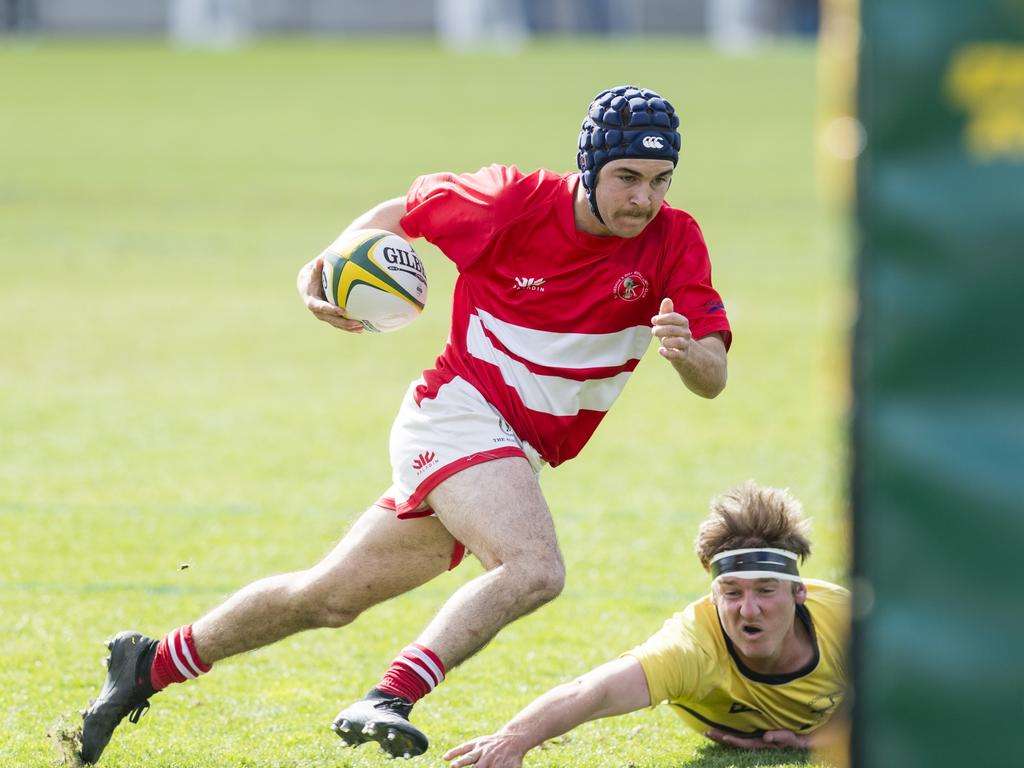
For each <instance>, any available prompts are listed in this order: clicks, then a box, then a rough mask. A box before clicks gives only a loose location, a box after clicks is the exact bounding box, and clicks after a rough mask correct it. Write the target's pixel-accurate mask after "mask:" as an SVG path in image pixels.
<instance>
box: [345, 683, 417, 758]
mask: <svg viewBox="0 0 1024 768" xmlns="http://www.w3.org/2000/svg"><path fill="white" fill-rule="evenodd" d="M410 712H412V702H411V701H409V700H408V699H403V698H402V697H401V696H393V695H391V694H390V693H384V692H383V691H380V690H377V689H376V688H374V689H373V690H371V691H370V692H369V693H368V694H366V696H365V698H363V699H362V700H361V701H357V702H356V703H355V704H353V705H351V706H350V707H347V708H346V709H343V710H342V711H341V712H340V713H339V715H338V716H337V717H336V718H334V723H333V724H332V725H331V728H332V730H333V731H334V732H335V733H336V734H338V736H340V737H341V743H342V745H343V746H346V747H358V746H359V745H360V744H363V743H364V742H367V741H375V742H377V743H378V744H379V745H380V748H381V750H382V751H383V752H384V753H385V754H387V755H388V756H390V757H416V756H417V755H422V754H423V753H424V752H426V751H427V747H428V746H429V743H430V742H428V741H427V737H426V736H425V735H424V734H423V732H422V731H420V730H419V729H418V728H416V727H415V726H413V724H412V723H410V722H409V713H410Z"/></svg>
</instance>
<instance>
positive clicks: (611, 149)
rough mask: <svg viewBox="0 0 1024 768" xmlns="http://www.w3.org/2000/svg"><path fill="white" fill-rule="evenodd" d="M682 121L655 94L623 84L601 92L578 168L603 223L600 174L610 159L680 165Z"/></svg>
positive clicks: (583, 134) (585, 129)
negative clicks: (599, 204) (599, 206)
mask: <svg viewBox="0 0 1024 768" xmlns="http://www.w3.org/2000/svg"><path fill="white" fill-rule="evenodd" d="M679 147H680V138H679V118H678V117H677V116H676V111H675V109H674V108H673V107H672V105H671V104H669V103H668V102H667V101H665V99H663V98H661V96H659V95H658V94H657V93H655V92H654V91H649V90H647V89H646V88H637V87H636V86H635V85H620V86H618V87H617V88H609V89H608V90H605V91H601V92H600V93H599V94H597V96H595V97H594V100H593V101H592V102H590V108H589V109H588V110H587V116H586V117H585V118H584V119H583V126H582V128H581V130H580V144H579V150H580V151H579V154H578V155H577V156H576V164H577V165H578V166H579V168H580V180H581V181H582V183H583V189H584V190H585V191H586V193H587V200H589V201H590V210H592V211H593V212H594V215H595V216H597V218H598V219H599V220H600V221H602V222H603V221H604V219H602V218H601V214H600V212H599V211H598V210H597V199H596V198H595V197H594V190H595V189H596V187H597V173H598V171H600V170H601V166H603V165H604V164H605V163H607V162H609V161H610V160H619V159H622V158H626V157H636V158H643V159H654V160H671V161H672V165H676V164H677V163H678V162H679Z"/></svg>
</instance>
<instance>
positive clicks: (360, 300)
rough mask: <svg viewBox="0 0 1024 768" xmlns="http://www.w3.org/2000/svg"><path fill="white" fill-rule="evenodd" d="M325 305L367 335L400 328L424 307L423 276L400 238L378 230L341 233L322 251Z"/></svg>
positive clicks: (413, 251) (412, 254)
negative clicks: (336, 309) (356, 323)
mask: <svg viewBox="0 0 1024 768" xmlns="http://www.w3.org/2000/svg"><path fill="white" fill-rule="evenodd" d="M322 255H323V259H324V271H323V278H322V279H323V287H324V295H325V296H326V297H327V300H328V301H329V302H331V304H334V305H335V306H336V307H340V308H341V309H343V310H344V311H345V315H346V317H349V318H351V319H353V320H358V321H359V322H360V323H362V324H363V327H364V328H365V329H366V330H368V331H373V332H375V333H388V332H390V331H397V330H398V329H399V328H404V327H405V326H407V325H408V324H409V323H411V322H412V321H413V320H415V319H416V318H417V317H419V316H420V312H422V311H423V307H424V306H426V303H427V273H426V272H425V271H424V269H423V262H421V261H420V259H419V256H417V255H416V251H415V250H414V249H413V247H412V246H411V245H409V243H408V242H406V241H405V239H404V238H401V237H399V236H398V235H396V234H393V233H391V232H387V231H385V230H383V229H360V230H356V231H354V232H346V233H344V234H342V235H341V236H340V237H339V238H338V239H337V240H335V241H334V242H333V243H332V244H331V245H330V246H329V247H328V248H327V250H326V251H324V252H323V254H322Z"/></svg>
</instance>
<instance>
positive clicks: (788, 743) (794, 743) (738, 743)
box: [704, 728, 811, 749]
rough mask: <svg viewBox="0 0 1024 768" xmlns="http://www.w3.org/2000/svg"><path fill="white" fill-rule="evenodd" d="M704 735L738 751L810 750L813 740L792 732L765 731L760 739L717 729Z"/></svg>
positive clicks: (705, 732)
mask: <svg viewBox="0 0 1024 768" xmlns="http://www.w3.org/2000/svg"><path fill="white" fill-rule="evenodd" d="M704 735H705V736H707V737H708V738H709V739H711V740H712V741H717V742H718V743H719V744H724V745H725V746H727V747H735V748H736V749H808V748H809V747H810V746H811V740H810V739H809V738H808V737H807V736H800V735H798V734H796V733H793V732H792V731H782V730H779V731H765V732H764V734H763V735H761V736H760V737H756V736H737V735H736V734H733V733H726V732H725V731H720V730H718V729H717V728H712V729H711V730H709V731H704Z"/></svg>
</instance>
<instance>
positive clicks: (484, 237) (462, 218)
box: [401, 165, 522, 270]
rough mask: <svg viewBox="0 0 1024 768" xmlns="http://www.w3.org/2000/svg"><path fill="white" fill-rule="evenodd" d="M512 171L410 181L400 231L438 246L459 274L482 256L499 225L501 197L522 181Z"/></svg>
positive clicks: (500, 169)
mask: <svg viewBox="0 0 1024 768" xmlns="http://www.w3.org/2000/svg"><path fill="white" fill-rule="evenodd" d="M521 175H522V174H521V173H520V172H519V170H518V169H517V168H515V167H513V166H504V165H490V166H487V167H485V168H481V169H480V170H479V171H475V172H473V173H462V174H454V173H432V174H428V175H426V176H420V177H419V178H417V179H416V181H414V182H413V184H412V187H410V189H409V193H408V194H407V195H406V198H405V210H406V213H405V216H404V217H403V218H402V221H401V225H402V229H403V230H405V232H406V233H407V234H408V235H409V236H410V237H423V238H425V239H426V240H427V241H428V242H430V243H432V244H434V245H436V246H437V247H438V248H440V249H441V251H442V252H443V253H444V254H445V255H446V256H447V257H448V258H449V259H451V260H452V261H453V262H454V263H455V265H456V266H457V267H458V268H459V269H460V270H462V269H464V268H466V267H467V266H469V265H470V264H471V263H472V262H473V260H474V259H475V258H476V257H477V256H479V255H480V253H481V252H482V250H483V249H484V247H485V246H486V244H487V242H488V241H489V240H490V239H491V237H492V236H493V235H494V233H495V231H497V229H498V227H499V226H500V223H501V221H502V220H503V219H502V217H503V208H504V205H503V202H504V193H505V191H506V190H507V189H508V188H509V187H511V186H512V185H513V184H514V183H515V182H516V181H517V180H518V179H519V178H520V177H521Z"/></svg>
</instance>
